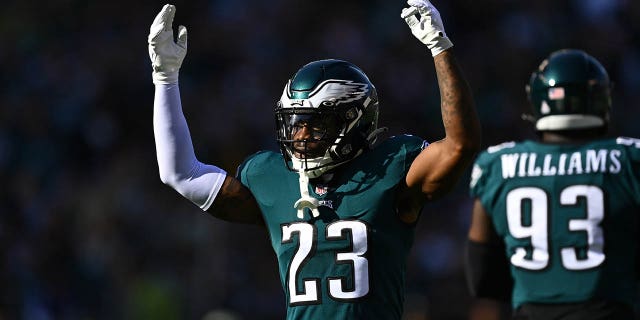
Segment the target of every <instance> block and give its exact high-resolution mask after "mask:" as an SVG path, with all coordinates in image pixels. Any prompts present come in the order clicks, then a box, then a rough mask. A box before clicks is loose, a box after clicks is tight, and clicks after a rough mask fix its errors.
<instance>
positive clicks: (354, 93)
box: [281, 79, 369, 108]
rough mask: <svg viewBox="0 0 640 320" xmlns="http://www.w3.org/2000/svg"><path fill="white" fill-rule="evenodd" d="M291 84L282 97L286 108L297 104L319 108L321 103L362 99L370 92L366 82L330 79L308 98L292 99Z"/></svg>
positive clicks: (334, 103) (333, 103)
mask: <svg viewBox="0 0 640 320" xmlns="http://www.w3.org/2000/svg"><path fill="white" fill-rule="evenodd" d="M289 85H290V84H289V83H287V86H286V88H285V94H284V95H283V99H281V100H282V102H283V106H282V107H284V108H287V107H289V108H292V107H293V106H296V105H297V106H301V107H304V108H317V107H320V106H321V105H325V106H335V105H339V104H341V103H349V102H353V101H357V100H360V99H362V98H364V97H365V96H366V95H367V93H368V92H369V89H368V85H367V84H366V83H359V82H353V81H351V80H337V79H330V80H326V81H324V82H323V83H321V84H320V85H319V86H318V87H317V88H316V89H315V90H314V91H312V92H311V93H309V98H308V99H291V97H290V95H289V90H290V89H289ZM285 98H286V99H285ZM287 102H288V103H287ZM306 104H308V105H306Z"/></svg>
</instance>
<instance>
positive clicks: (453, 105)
mask: <svg viewBox="0 0 640 320" xmlns="http://www.w3.org/2000/svg"><path fill="white" fill-rule="evenodd" d="M434 62H435V69H436V74H437V77H438V86H439V87H440V96H441V106H440V108H441V110H442V122H443V124H444V129H445V137H444V138H443V139H442V140H439V141H436V142H434V143H432V144H430V145H429V146H428V147H427V148H425V149H424V150H423V151H422V152H421V153H420V154H419V155H418V157H416V159H415V160H414V161H413V163H412V164H411V168H410V169H409V172H408V174H407V177H406V182H407V185H408V186H409V187H410V188H419V189H420V190H421V191H422V193H423V194H424V195H425V196H426V197H427V198H428V199H434V198H438V197H440V196H442V195H444V194H446V193H447V192H448V191H450V190H451V189H452V188H453V187H454V186H455V184H456V183H457V181H458V179H459V177H460V175H461V174H462V173H463V172H464V170H465V169H466V168H467V166H468V165H469V164H470V163H471V161H472V160H473V157H474V156H475V153H476V152H477V151H478V150H479V148H480V123H479V121H478V117H477V115H476V111H475V107H474V101H473V98H472V96H471V91H470V89H469V86H468V84H467V82H466V81H465V79H464V77H463V75H462V72H461V70H460V68H459V66H458V64H457V62H456V60H455V58H454V56H453V53H452V50H451V49H447V50H446V51H443V52H442V53H440V54H438V55H437V56H435V57H434Z"/></svg>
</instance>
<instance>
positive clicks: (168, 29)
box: [148, 4, 187, 84]
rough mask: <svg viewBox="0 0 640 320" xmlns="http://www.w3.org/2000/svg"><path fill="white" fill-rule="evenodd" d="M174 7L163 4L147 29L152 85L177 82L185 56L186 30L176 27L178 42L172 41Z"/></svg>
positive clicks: (183, 27) (182, 27)
mask: <svg viewBox="0 0 640 320" xmlns="http://www.w3.org/2000/svg"><path fill="white" fill-rule="evenodd" d="M175 14H176V7H175V6H174V5H171V4H165V5H164V7H162V10H160V13H158V15H157V16H156V18H155V19H154V20H153V23H152V24H151V28H149V38H148V42H149V57H150V58H151V66H152V67H153V73H152V74H151V75H152V77H153V83H155V84H171V83H177V82H178V71H179V70H180V66H181V65H182V60H184V57H185V56H186V55H187V28H185V26H179V27H178V41H177V42H174V41H173V26H172V25H173V17H174V16H175Z"/></svg>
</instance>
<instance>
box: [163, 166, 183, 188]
mask: <svg viewBox="0 0 640 320" xmlns="http://www.w3.org/2000/svg"><path fill="white" fill-rule="evenodd" d="M183 180H184V179H183V178H182V177H180V175H179V174H176V173H173V172H167V171H163V170H160V181H162V183H164V184H165V185H168V186H170V187H171V188H173V189H177V188H178V187H179V186H180V185H181V182H182V181H183Z"/></svg>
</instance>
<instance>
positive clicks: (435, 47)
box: [400, 0, 453, 57]
mask: <svg viewBox="0 0 640 320" xmlns="http://www.w3.org/2000/svg"><path fill="white" fill-rule="evenodd" d="M407 4H408V5H410V7H409V8H404V9H402V13H401V14H400V17H402V18H403V19H404V21H406V22H407V24H408V25H409V28H410V29H411V33H413V35H414V36H415V37H416V38H418V40H420V41H421V42H422V43H424V44H426V45H427V48H429V50H431V55H432V56H434V57H435V56H437V55H438V54H439V53H441V52H442V51H445V50H447V49H449V48H451V47H453V43H451V40H449V38H447V34H446V33H445V32H444V26H443V24H442V18H440V12H438V9H436V7H434V6H433V4H431V2H429V1H428V0H408V1H407ZM418 14H419V15H420V19H418V17H417V16H416V15H418Z"/></svg>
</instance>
